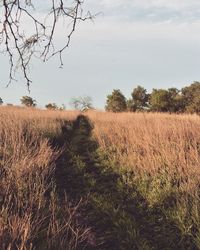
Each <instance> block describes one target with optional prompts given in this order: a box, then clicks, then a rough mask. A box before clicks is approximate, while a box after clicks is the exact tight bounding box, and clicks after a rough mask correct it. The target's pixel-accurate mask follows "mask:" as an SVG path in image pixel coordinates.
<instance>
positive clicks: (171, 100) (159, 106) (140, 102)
mask: <svg viewBox="0 0 200 250" xmlns="http://www.w3.org/2000/svg"><path fill="white" fill-rule="evenodd" d="M105 109H106V111H112V112H125V111H130V112H137V111H138V112H141V111H152V112H169V113H184V112H186V113H198V114H200V82H194V83H192V84H191V85H190V86H188V87H184V88H182V89H181V90H178V89H177V88H169V89H153V90H152V92H151V93H147V90H146V89H145V88H143V87H142V86H137V87H136V88H134V89H133V91H132V93H131V98H130V99H126V97H125V96H124V95H123V94H122V92H121V91H120V90H119V89H114V90H113V92H112V94H110V95H108V96H107V100H106V106H105Z"/></svg>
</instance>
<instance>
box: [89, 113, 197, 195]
mask: <svg viewBox="0 0 200 250" xmlns="http://www.w3.org/2000/svg"><path fill="white" fill-rule="evenodd" d="M88 115H89V117H90V119H91V120H92V121H93V123H94V128H95V129H94V136H95V138H96V139H97V141H98V142H99V145H100V146H101V148H102V149H103V150H104V151H106V152H107V154H109V157H110V159H111V160H113V161H115V162H118V163H119V164H118V165H120V168H122V169H126V170H130V171H133V172H134V173H135V175H136V176H137V175H138V176H139V175H140V176H141V175H142V176H145V175H151V176H154V177H155V176H157V175H161V174H162V176H163V175H164V176H165V178H166V179H168V180H170V181H171V182H173V181H176V182H179V184H180V185H178V188H179V189H180V190H181V191H188V192H190V193H195V192H197V187H198V185H199V183H200V117H199V116H197V115H175V114H173V115H170V114H160V113H121V114H114V113H105V112H90V113H89V114H88ZM136 173H137V174H136Z"/></svg>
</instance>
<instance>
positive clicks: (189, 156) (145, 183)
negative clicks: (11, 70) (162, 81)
mask: <svg viewBox="0 0 200 250" xmlns="http://www.w3.org/2000/svg"><path fill="white" fill-rule="evenodd" d="M199 128H200V117H199V116H197V115H170V114H159V113H122V114H113V113H105V112H97V111H93V112H87V113H84V114H80V113H78V112H70V111H66V112H65V111H42V110H36V109H24V108H15V107H1V108H0V177H1V179H0V246H1V247H0V249H2V250H4V249H20V250H22V249H27V250H28V249H52V250H53V249H102V250H104V249H113V250H118V249H124V250H126V249H159V250H160V249H200V214H199V212H200V199H199V197H200V195H199V191H200V185H199V184H200V164H199V163H200V129H199Z"/></svg>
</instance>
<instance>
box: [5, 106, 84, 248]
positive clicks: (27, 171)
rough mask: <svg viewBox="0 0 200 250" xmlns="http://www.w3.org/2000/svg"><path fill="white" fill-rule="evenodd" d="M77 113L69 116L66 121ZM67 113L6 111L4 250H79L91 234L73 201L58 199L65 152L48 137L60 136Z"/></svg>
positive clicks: (17, 109)
mask: <svg viewBox="0 0 200 250" xmlns="http://www.w3.org/2000/svg"><path fill="white" fill-rule="evenodd" d="M75 117H76V113H74V112H73V113H68V114H67V116H66V114H65V119H67V120H70V119H74V118H75ZM61 119H62V120H63V113H61V112H57V113H56V112H52V111H48V112H47V111H46V112H44V111H38V110H32V109H20V108H13V107H12V108H7V107H5V108H3V107H2V108H1V109H0V248H1V249H2V250H4V249H20V250H25V249H29V250H30V249H55V247H58V246H59V249H66V247H67V248H69V249H75V248H76V246H77V244H78V243H80V242H81V241H82V240H84V239H85V236H86V234H87V232H88V231H87V229H86V230H85V229H84V228H79V227H78V226H77V225H76V222H75V221H76V219H75V214H76V211H77V209H78V207H79V205H78V206H75V207H72V206H71V205H70V203H69V202H68V200H67V198H66V199H64V200H62V203H60V201H59V200H58V195H57V194H56V190H55V183H54V180H53V175H54V170H55V162H56V159H57V157H58V156H59V154H60V152H59V151H58V150H55V149H54V148H52V147H51V145H50V143H49V141H48V138H47V137H46V136H45V135H46V134H48V135H50V134H51V135H55V134H58V133H59V131H60V129H61V126H62V123H61V122H60V120H61Z"/></svg>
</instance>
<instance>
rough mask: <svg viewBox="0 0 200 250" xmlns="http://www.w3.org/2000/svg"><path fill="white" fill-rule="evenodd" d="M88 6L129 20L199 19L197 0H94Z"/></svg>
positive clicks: (188, 20)
mask: <svg viewBox="0 0 200 250" xmlns="http://www.w3.org/2000/svg"><path fill="white" fill-rule="evenodd" d="M87 2H88V4H89V5H90V6H93V7H96V9H99V10H102V11H105V15H106V16H112V17H115V18H119V17H120V18H125V19H131V20H149V21H166V20H170V21H179V22H184V21H187V22H194V21H196V20H199V19H200V1H199V0H99V1H98V2H95V3H94V0H88V1H87Z"/></svg>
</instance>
